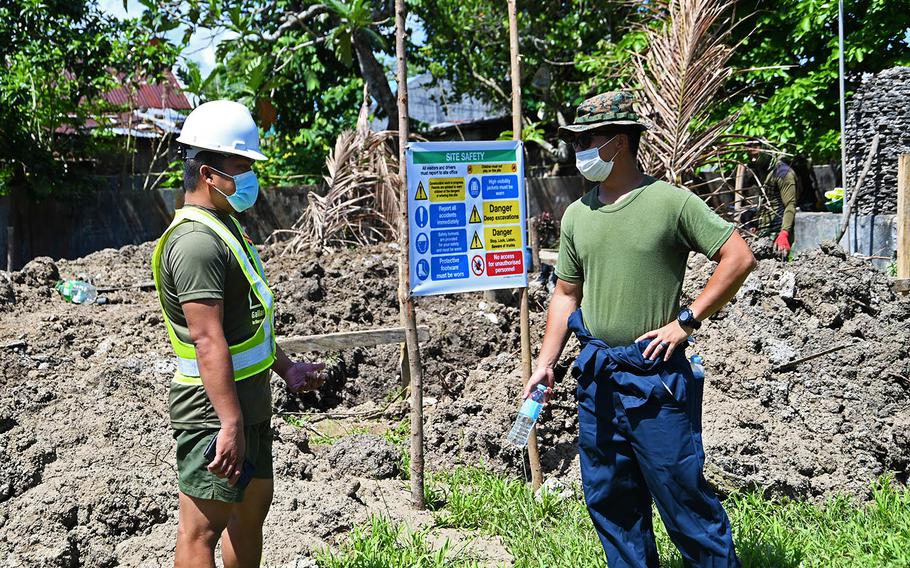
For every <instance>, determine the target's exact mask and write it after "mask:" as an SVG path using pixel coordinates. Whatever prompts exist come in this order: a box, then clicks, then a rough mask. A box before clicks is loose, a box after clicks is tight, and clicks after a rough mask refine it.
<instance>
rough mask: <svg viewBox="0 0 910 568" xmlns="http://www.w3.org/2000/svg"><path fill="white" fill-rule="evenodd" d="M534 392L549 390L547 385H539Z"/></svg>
mask: <svg viewBox="0 0 910 568" xmlns="http://www.w3.org/2000/svg"><path fill="white" fill-rule="evenodd" d="M534 390H539V391H545V390H547V385H542V384H539V385H537V388H536V389H534Z"/></svg>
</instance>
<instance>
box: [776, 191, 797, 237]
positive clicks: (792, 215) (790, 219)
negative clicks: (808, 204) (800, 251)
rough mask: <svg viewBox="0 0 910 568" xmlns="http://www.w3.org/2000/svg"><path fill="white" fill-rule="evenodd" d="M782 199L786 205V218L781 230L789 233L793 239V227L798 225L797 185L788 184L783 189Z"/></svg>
mask: <svg viewBox="0 0 910 568" xmlns="http://www.w3.org/2000/svg"><path fill="white" fill-rule="evenodd" d="M780 197H781V200H782V201H783V203H784V216H783V219H782V220H781V226H780V228H781V230H782V231H787V232H788V233H789V234H790V235H791V238H792V235H793V225H794V224H796V185H795V184H792V183H789V184H786V185H785V186H784V187H783V188H782V189H781V192H780Z"/></svg>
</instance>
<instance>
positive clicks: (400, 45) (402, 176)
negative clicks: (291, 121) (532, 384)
mask: <svg viewBox="0 0 910 568" xmlns="http://www.w3.org/2000/svg"><path fill="white" fill-rule="evenodd" d="M405 15H406V11H405V5H404V0H395V55H396V58H397V62H398V73H397V79H398V177H399V180H400V183H401V187H400V188H399V192H398V208H399V213H398V244H399V246H400V247H401V251H400V253H399V257H398V303H399V305H400V307H401V325H402V326H403V327H404V329H405V344H406V345H407V363H408V374H409V375H410V379H411V503H412V505H413V506H414V508H415V509H418V510H423V509H426V502H425V501H424V496H423V363H422V361H421V359H420V344H419V342H418V338H417V316H416V314H415V313H414V299H413V298H412V297H411V291H410V285H409V282H410V262H411V259H410V243H409V234H408V233H409V226H408V163H407V151H408V136H409V132H408V130H409V124H408V62H407V58H406V56H405V44H404V40H405V37H404V36H405Z"/></svg>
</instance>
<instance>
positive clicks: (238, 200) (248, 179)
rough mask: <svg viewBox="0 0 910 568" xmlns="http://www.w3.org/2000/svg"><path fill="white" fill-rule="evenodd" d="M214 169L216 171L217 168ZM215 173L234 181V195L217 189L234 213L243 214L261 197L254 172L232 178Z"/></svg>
mask: <svg viewBox="0 0 910 568" xmlns="http://www.w3.org/2000/svg"><path fill="white" fill-rule="evenodd" d="M209 167H211V166H209ZM212 169H213V170H215V168H212ZM215 171H216V172H218V173H219V174H220V175H222V176H224V177H226V178H228V179H232V180H234V193H233V194H231V195H225V193H224V192H223V191H221V190H220V189H218V188H217V187H215V191H217V192H218V193H220V194H221V195H224V198H225V199H227V202H228V204H229V205H230V206H231V207H232V208H233V209H234V211H236V212H237V213H243V212H244V211H246V210H247V209H249V208H250V207H252V206H253V204H254V203H256V198H257V197H259V180H258V179H256V174H255V173H254V172H253V170H250V171H248V172H243V173H242V174H238V175H236V176H231V175H228V174H226V173H224V172H222V171H218V170H215ZM212 187H214V186H212Z"/></svg>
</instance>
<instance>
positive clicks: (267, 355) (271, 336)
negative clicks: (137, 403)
mask: <svg viewBox="0 0 910 568" xmlns="http://www.w3.org/2000/svg"><path fill="white" fill-rule="evenodd" d="M186 221H196V222H198V223H202V224H203V225H205V226H206V227H208V228H209V229H211V230H212V231H213V232H214V233H215V234H216V235H218V237H219V238H221V240H222V241H224V244H226V245H227V247H228V249H229V250H230V251H231V253H232V254H233V255H234V258H236V259H237V262H238V263H239V264H240V268H241V269H242V270H243V274H244V275H245V276H246V279H247V281H249V283H250V288H251V289H252V291H253V293H254V294H256V297H257V298H259V303H260V304H262V307H263V309H264V310H265V317H263V318H262V323H260V324H259V328H258V329H257V330H256V333H255V334H254V335H253V336H252V337H250V338H249V339H247V340H246V341H244V342H242V343H238V344H237V345H231V346H229V350H230V352H231V360H232V362H233V364H234V380H235V381H242V380H243V379H246V378H248V377H252V376H253V375H256V374H258V373H261V372H262V371H265V370H266V369H269V368H271V366H272V363H274V362H275V332H274V330H275V323H274V318H275V308H274V295H273V294H272V291H271V290H270V289H269V285H268V282H267V281H266V278H265V271H264V270H263V269H262V261H261V260H260V258H259V253H257V252H256V248H255V247H254V246H253V245H252V244H250V243H249V242H247V241H246V239H243V242H241V241H238V240H237V238H236V237H235V236H234V235H233V233H231V231H230V230H229V229H228V228H227V227H226V226H225V225H224V223H222V222H221V221H220V220H219V219H218V218H217V217H216V216H214V215H212V214H211V213H209V212H207V211H205V210H203V209H198V208H196V207H183V208H181V209H178V210H177V213H176V215H175V216H174V221H173V222H172V223H171V224H170V226H169V227H168V228H167V230H166V231H164V234H163V235H161V238H160V239H159V240H158V245H157V246H156V247H155V253H154V254H153V255H152V273H153V274H154V277H155V289H156V290H157V291H158V302H159V303H160V304H161V312H162V313H163V314H164V323H165V325H166V326H167V334H168V337H170V339H171V345H172V346H173V348H174V352H175V353H176V354H177V373H176V374H175V375H174V380H175V381H177V382H179V383H184V384H202V379H201V377H200V374H199V363H198V362H197V361H196V347H195V346H194V345H193V344H192V343H185V342H183V341H181V340H180V338H179V337H177V334H176V333H175V332H174V326H173V324H172V323H171V320H170V319H168V317H167V311H166V310H165V309H164V291H163V290H162V288H161V286H162V284H161V261H162V255H163V253H164V245H165V243H167V238H168V237H169V236H170V234H171V231H173V230H174V228H176V227H177V226H178V225H180V224H181V223H184V222H186ZM231 222H232V223H234V225H235V226H236V227H237V230H238V232H239V233H240V234H241V235H243V234H244V232H243V229H241V227H240V224H239V223H238V222H237V220H236V219H234V218H233V217H231ZM247 253H249V256H247ZM250 258H252V259H253V262H250Z"/></svg>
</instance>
